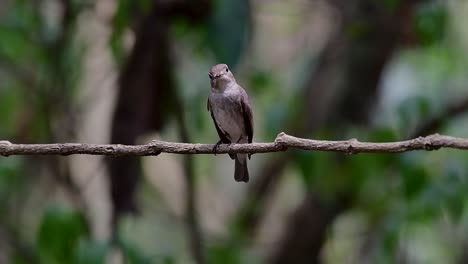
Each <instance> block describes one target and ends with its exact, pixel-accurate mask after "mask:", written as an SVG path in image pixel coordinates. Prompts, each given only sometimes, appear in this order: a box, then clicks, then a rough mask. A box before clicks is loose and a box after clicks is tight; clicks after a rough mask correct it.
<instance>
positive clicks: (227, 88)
mask: <svg viewBox="0 0 468 264" xmlns="http://www.w3.org/2000/svg"><path fill="white" fill-rule="evenodd" d="M208 75H209V77H210V79H211V93H210V96H209V98H208V109H209V110H210V112H211V117H212V118H213V121H214V123H215V126H216V130H217V131H218V134H219V136H220V138H221V141H223V143H250V142H251V140H252V135H253V125H252V118H251V117H252V112H251V108H250V104H249V100H248V96H247V93H246V92H245V90H244V89H243V88H242V87H241V86H240V85H239V84H237V82H236V79H235V78H234V75H233V74H232V73H231V71H230V70H229V68H228V66H227V65H226V64H217V65H215V66H213V67H212V68H211V69H210V71H209V73H208ZM246 111H247V112H248V115H247V116H246ZM223 139H224V140H223ZM231 157H233V158H235V161H236V163H235V174H234V176H235V179H236V181H246V182H247V181H248V180H249V173H248V170H247V155H246V154H236V155H232V156H231Z"/></svg>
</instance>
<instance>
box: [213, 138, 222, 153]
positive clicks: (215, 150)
mask: <svg viewBox="0 0 468 264" xmlns="http://www.w3.org/2000/svg"><path fill="white" fill-rule="evenodd" d="M222 143H223V142H222V141H221V140H220V141H218V142H217V143H216V144H215V145H214V147H213V152H214V155H215V156H216V152H217V151H218V147H219V145H221V144H222Z"/></svg>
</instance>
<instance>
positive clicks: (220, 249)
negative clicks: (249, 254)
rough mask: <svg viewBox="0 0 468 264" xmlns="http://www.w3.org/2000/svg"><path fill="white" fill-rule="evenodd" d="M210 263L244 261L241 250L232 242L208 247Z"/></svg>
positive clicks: (224, 263) (229, 263)
mask: <svg viewBox="0 0 468 264" xmlns="http://www.w3.org/2000/svg"><path fill="white" fill-rule="evenodd" d="M208 263H223V264H238V263H243V262H242V258H241V256H240V251H239V249H238V248H237V247H235V246H234V245H232V243H227V244H226V243H218V244H216V245H212V246H210V247H209V248H208Z"/></svg>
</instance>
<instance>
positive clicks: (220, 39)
mask: <svg viewBox="0 0 468 264" xmlns="http://www.w3.org/2000/svg"><path fill="white" fill-rule="evenodd" d="M250 9H251V7H250V4H249V1H248V0H238V1H230V0H217V1H215V7H214V10H213V12H212V14H213V16H212V17H211V19H210V23H209V26H208V35H207V38H208V39H207V43H208V44H209V45H210V47H211V49H212V50H213V52H214V54H215V56H216V59H217V60H218V62H219V63H226V64H228V65H229V66H231V67H232V68H234V67H236V65H237V63H238V62H239V59H240V57H241V55H242V52H243V50H244V49H245V47H246V46H247V44H248V42H249V41H250V35H251V29H252V17H251V10H250Z"/></svg>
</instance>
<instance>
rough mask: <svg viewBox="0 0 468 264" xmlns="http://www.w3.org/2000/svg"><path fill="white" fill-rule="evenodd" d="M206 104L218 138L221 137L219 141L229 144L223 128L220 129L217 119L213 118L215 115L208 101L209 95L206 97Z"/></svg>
mask: <svg viewBox="0 0 468 264" xmlns="http://www.w3.org/2000/svg"><path fill="white" fill-rule="evenodd" d="M206 106H207V109H208V111H209V112H210V114H211V118H212V119H213V123H214V125H215V127H216V132H218V136H219V139H221V142H223V143H224V144H230V143H231V141H230V140H229V139H228V137H227V135H228V134H227V133H226V132H225V131H224V130H222V129H221V128H220V126H219V125H218V121H216V118H215V116H214V114H213V110H212V109H211V103H210V98H209V97H208V102H207V104H206Z"/></svg>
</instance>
